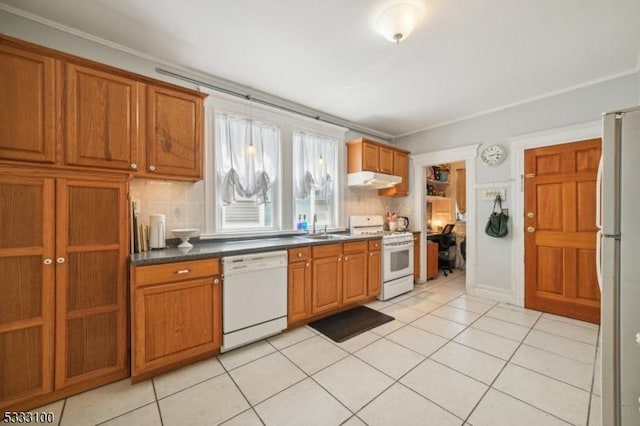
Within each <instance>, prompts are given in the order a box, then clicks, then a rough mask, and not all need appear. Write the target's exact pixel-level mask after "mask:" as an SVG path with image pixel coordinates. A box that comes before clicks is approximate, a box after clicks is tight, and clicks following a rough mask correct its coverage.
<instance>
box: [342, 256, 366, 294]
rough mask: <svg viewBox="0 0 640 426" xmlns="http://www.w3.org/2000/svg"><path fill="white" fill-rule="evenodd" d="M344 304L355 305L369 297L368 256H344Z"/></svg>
mask: <svg viewBox="0 0 640 426" xmlns="http://www.w3.org/2000/svg"><path fill="white" fill-rule="evenodd" d="M342 267H343V271H344V272H343V276H342V279H343V281H342V290H343V293H342V303H344V304H347V303H353V302H357V301H359V300H362V299H364V298H366V297H367V255H366V253H364V252H362V253H354V254H349V255H345V256H344V261H343V266H342Z"/></svg>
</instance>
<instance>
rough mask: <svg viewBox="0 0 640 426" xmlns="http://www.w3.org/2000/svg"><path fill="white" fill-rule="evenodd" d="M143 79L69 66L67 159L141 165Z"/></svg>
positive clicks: (129, 166)
mask: <svg viewBox="0 0 640 426" xmlns="http://www.w3.org/2000/svg"><path fill="white" fill-rule="evenodd" d="M140 86H141V83H138V82H136V81H135V80H133V79H130V78H126V77H122V76H119V75H117V74H114V73H107V72H104V71H100V70H97V69H94V68H88V67H84V66H80V65H75V64H67V65H66V67H65V69H64V86H63V87H65V101H66V102H65V119H66V140H65V145H66V163H67V164H70V165H75V166H88V167H97V168H107V169H119V170H136V169H137V168H138V161H139V160H138V104H139V92H140Z"/></svg>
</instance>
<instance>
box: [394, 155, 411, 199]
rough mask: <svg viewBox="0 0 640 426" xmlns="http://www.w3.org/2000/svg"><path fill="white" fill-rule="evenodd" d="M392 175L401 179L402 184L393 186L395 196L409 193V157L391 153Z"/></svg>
mask: <svg viewBox="0 0 640 426" xmlns="http://www.w3.org/2000/svg"><path fill="white" fill-rule="evenodd" d="M393 174H394V175H396V176H400V177H402V182H400V183H399V184H397V185H396V186H395V190H396V194H397V195H407V194H408V193H409V156H408V155H407V154H405V153H404V152H398V151H394V153H393Z"/></svg>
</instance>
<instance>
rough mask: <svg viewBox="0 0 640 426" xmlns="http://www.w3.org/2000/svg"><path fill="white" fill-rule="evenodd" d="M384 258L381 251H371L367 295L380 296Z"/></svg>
mask: <svg viewBox="0 0 640 426" xmlns="http://www.w3.org/2000/svg"><path fill="white" fill-rule="evenodd" d="M381 261H382V257H381V256H380V250H376V251H370V252H369V259H368V264H367V295H368V296H377V295H378V294H380V288H381V285H382V263H381Z"/></svg>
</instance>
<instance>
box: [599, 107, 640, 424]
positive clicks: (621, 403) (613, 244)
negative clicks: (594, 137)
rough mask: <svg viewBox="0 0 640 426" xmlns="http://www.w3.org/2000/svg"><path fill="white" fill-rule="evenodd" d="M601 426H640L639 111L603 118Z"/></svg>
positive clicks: (625, 111) (609, 115) (601, 169)
mask: <svg viewBox="0 0 640 426" xmlns="http://www.w3.org/2000/svg"><path fill="white" fill-rule="evenodd" d="M598 180H599V183H600V184H599V192H598V197H597V198H598V210H597V213H598V214H597V219H596V221H597V224H598V227H599V228H600V231H599V232H598V237H597V250H596V251H597V253H596V262H597V271H598V283H599V284H600V290H601V292H602V303H601V306H602V315H601V317H602V319H601V323H602V348H601V350H602V424H603V425H605V426H627V425H635V426H637V425H640V411H639V410H640V400H639V398H640V107H636V108H629V109H625V110H620V111H615V112H611V113H607V114H604V116H603V139H602V159H601V163H600V168H599V170H598Z"/></svg>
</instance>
